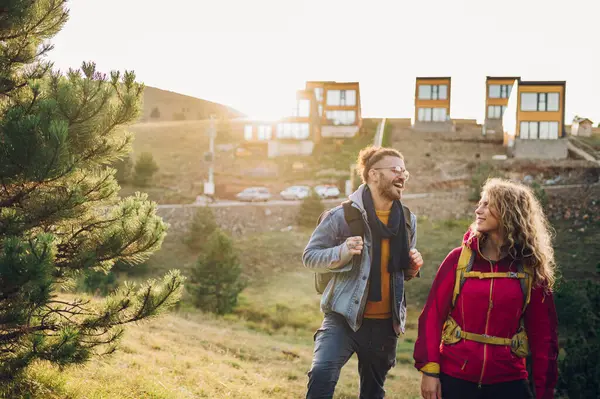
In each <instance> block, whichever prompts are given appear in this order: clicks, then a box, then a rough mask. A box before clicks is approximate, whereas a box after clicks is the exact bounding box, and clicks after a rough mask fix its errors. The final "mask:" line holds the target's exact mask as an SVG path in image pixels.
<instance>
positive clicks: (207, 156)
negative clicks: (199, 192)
mask: <svg viewBox="0 0 600 399" xmlns="http://www.w3.org/2000/svg"><path fill="white" fill-rule="evenodd" d="M208 137H209V139H210V141H209V147H208V152H207V153H204V160H205V161H207V162H208V163H209V166H208V181H207V182H204V195H206V196H208V197H211V198H213V199H214V195H215V178H214V172H215V171H214V163H215V137H217V131H216V129H215V115H214V114H211V115H210V125H209V127H208Z"/></svg>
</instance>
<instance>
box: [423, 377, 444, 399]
mask: <svg viewBox="0 0 600 399" xmlns="http://www.w3.org/2000/svg"><path fill="white" fill-rule="evenodd" d="M421 396H422V397H423V399H442V383H441V382H440V379H439V378H437V377H431V376H428V375H425V374H423V378H422V379H421Z"/></svg>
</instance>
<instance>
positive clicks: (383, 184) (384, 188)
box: [377, 178, 402, 201]
mask: <svg viewBox="0 0 600 399" xmlns="http://www.w3.org/2000/svg"><path fill="white" fill-rule="evenodd" d="M377 191H378V192H379V195H380V196H381V197H383V198H385V199H387V200H390V201H396V200H399V199H401V198H402V191H400V192H398V191H397V190H396V187H395V186H394V182H393V181H389V180H387V179H385V178H381V179H380V180H379V183H378V184H377Z"/></svg>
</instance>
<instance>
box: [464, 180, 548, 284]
mask: <svg viewBox="0 0 600 399" xmlns="http://www.w3.org/2000/svg"><path fill="white" fill-rule="evenodd" d="M483 193H486V194H487V197H488V204H489V206H490V208H491V210H492V211H493V212H494V213H497V215H496V216H497V217H498V221H499V223H500V225H501V226H502V227H503V228H504V231H505V232H506V239H507V241H508V245H507V246H508V253H509V254H510V255H511V256H512V257H513V258H520V259H523V261H524V262H527V263H528V264H529V265H531V267H533V270H534V271H535V277H534V285H536V286H541V285H543V286H544V287H546V288H547V289H548V290H552V287H553V286H554V282H555V276H554V273H555V269H556V263H555V261H554V249H553V248H552V229H551V227H550V224H549V223H548V219H546V215H544V211H543V210H542V206H541V205H540V203H539V201H538V200H537V198H536V197H535V195H534V193H533V191H532V190H531V189H530V188H529V187H527V186H525V185H523V184H520V183H515V182H512V181H509V180H504V179H498V178H493V179H488V180H487V181H486V183H485V185H484V186H483V189H482V196H483ZM471 230H473V231H474V232H475V234H476V236H478V237H480V238H483V237H482V235H484V234H482V233H479V232H477V231H476V229H475V224H473V225H472V226H471Z"/></svg>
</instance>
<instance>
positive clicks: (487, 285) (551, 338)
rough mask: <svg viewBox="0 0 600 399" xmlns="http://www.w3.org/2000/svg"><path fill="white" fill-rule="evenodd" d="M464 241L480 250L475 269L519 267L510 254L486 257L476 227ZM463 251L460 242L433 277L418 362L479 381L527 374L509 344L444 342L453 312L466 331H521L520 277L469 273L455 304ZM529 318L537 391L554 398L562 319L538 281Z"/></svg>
mask: <svg viewBox="0 0 600 399" xmlns="http://www.w3.org/2000/svg"><path fill="white" fill-rule="evenodd" d="M464 242H465V243H467V244H468V245H469V246H470V248H471V249H472V250H473V251H474V253H475V261H474V263H473V269H472V270H473V271H482V272H508V271H514V272H516V271H517V264H516V263H517V262H516V261H515V260H514V259H513V258H511V257H510V256H509V257H505V258H503V259H501V260H499V261H498V262H495V263H494V262H490V261H488V260H487V259H485V258H484V257H483V256H482V255H481V252H480V251H479V243H478V240H477V238H476V237H475V236H474V235H473V233H472V232H470V231H469V232H467V233H466V234H465V236H464ZM460 252H461V248H455V249H454V250H452V252H450V253H449V254H448V256H447V257H446V259H445V260H444V262H443V263H442V265H441V266H440V268H439V270H438V272H437V274H436V276H435V280H434V281H433V285H432V287H431V291H430V292H429V297H428V298H427V303H426V304H425V307H424V308H423V311H422V312H421V315H420V317H419V335H418V338H417V342H416V343H415V351H414V359H415V367H416V368H417V369H418V370H422V369H424V370H423V371H433V370H435V371H438V372H439V371H441V372H442V373H444V374H447V375H449V376H451V377H455V378H460V379H463V380H467V381H471V382H475V383H479V384H495V383H500V382H507V381H514V380H519V379H527V378H528V373H527V369H526V366H525V359H523V358H519V357H517V356H515V355H514V354H513V353H512V352H511V350H510V347H509V346H503V345H490V344H482V343H479V342H475V341H470V340H465V339H462V340H461V341H459V342H458V343H456V344H453V345H446V344H443V343H441V344H440V342H441V336H442V327H443V325H444V322H445V321H446V319H447V317H448V313H449V312H450V315H451V316H452V317H453V318H454V320H456V322H457V323H458V325H459V326H461V328H462V329H463V330H464V331H468V332H471V333H475V334H487V335H490V336H494V337H502V338H511V337H512V336H513V335H514V334H515V333H516V331H517V330H518V328H519V322H520V318H521V315H522V310H523V304H524V297H523V291H522V289H521V285H520V281H519V280H518V279H510V278H495V279H476V278H467V279H466V281H465V283H464V285H463V286H462V288H461V290H460V294H459V295H458V298H457V301H456V305H455V307H454V309H451V307H452V293H453V291H454V281H455V276H456V268H457V264H458V258H459V257H460ZM524 321H525V329H526V332H527V336H528V338H529V346H530V350H531V353H532V361H533V378H534V381H535V390H536V397H537V398H538V399H541V398H543V399H546V398H552V397H553V395H554V386H555V385H556V380H557V376H558V371H557V354H558V339H557V332H556V330H557V324H558V322H557V317H556V309H555V307H554V299H553V296H552V293H551V292H547V291H546V290H545V289H544V287H536V286H535V283H534V286H533V287H532V291H531V299H530V302H529V305H528V306H527V308H526V310H525V319H524Z"/></svg>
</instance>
